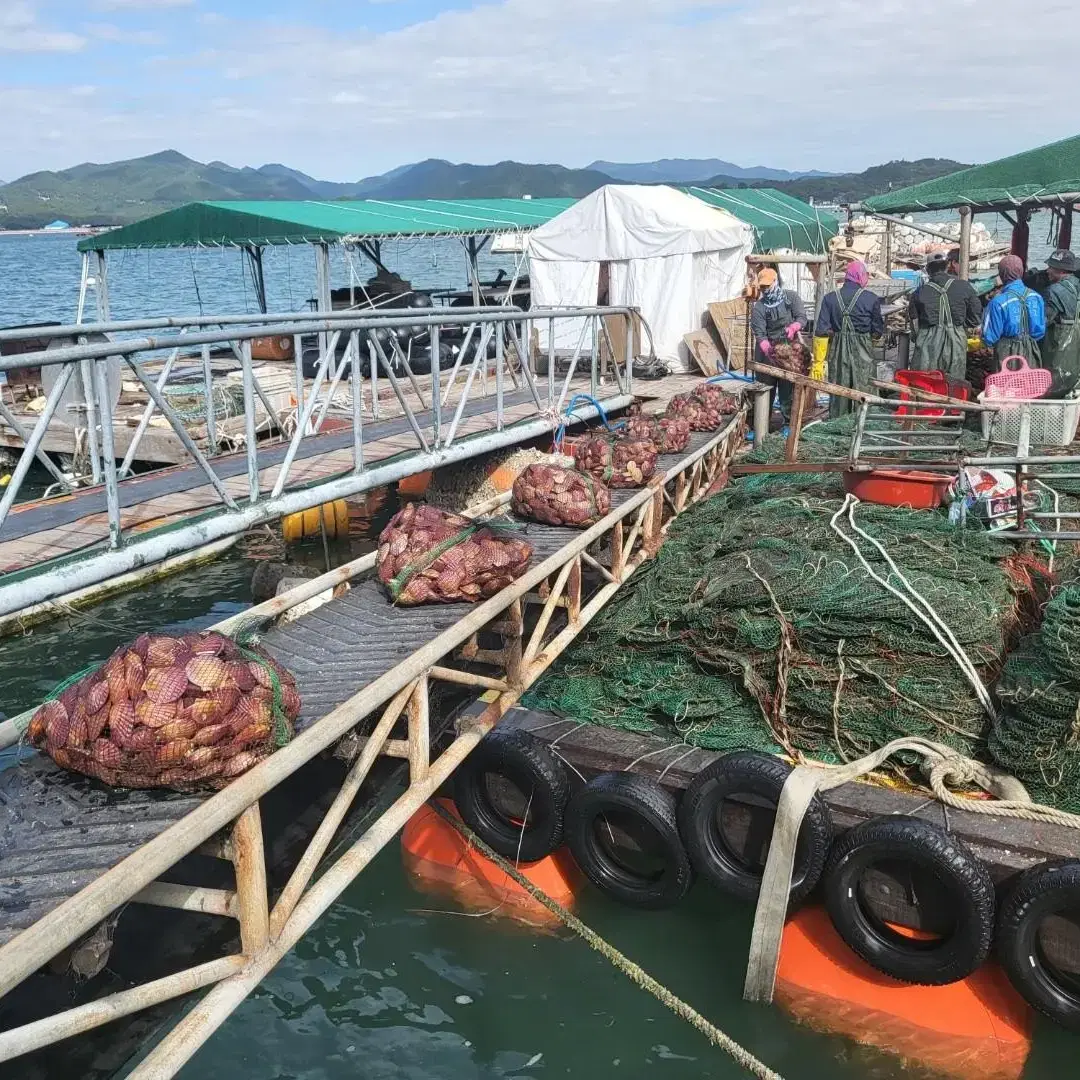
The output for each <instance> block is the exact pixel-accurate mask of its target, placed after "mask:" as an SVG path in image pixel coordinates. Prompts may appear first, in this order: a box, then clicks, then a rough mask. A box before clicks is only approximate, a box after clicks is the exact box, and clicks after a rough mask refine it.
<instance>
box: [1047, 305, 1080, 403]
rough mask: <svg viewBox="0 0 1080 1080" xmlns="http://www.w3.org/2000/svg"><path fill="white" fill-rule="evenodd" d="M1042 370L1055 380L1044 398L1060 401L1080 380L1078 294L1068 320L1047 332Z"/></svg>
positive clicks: (1058, 323) (1054, 324)
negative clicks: (1049, 372)
mask: <svg viewBox="0 0 1080 1080" xmlns="http://www.w3.org/2000/svg"><path fill="white" fill-rule="evenodd" d="M1042 355H1043V367H1045V368H1048V369H1049V370H1050V371H1051V372H1052V373H1053V376H1054V381H1053V382H1052V383H1051V384H1050V389H1049V390H1048V391H1047V394H1046V396H1047V397H1049V398H1062V397H1065V395H1066V394H1068V393H1070V392H1071V391H1072V390H1073V389H1075V387H1076V384H1077V381H1078V380H1080V290H1078V291H1077V294H1076V306H1075V307H1074V309H1073V316H1072V318H1071V319H1060V320H1058V321H1057V322H1054V323H1053V324H1052V325H1050V326H1048V327H1047V328H1046V337H1045V338H1044V339H1043V347H1042Z"/></svg>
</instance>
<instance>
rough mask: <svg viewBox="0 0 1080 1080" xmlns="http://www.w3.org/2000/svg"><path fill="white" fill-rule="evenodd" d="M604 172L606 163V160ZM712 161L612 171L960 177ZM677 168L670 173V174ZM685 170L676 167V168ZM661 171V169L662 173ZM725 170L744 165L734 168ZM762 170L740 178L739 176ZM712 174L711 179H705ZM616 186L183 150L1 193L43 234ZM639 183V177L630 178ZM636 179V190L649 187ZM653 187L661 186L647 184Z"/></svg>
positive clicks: (530, 171)
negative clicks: (179, 216)
mask: <svg viewBox="0 0 1080 1080" xmlns="http://www.w3.org/2000/svg"><path fill="white" fill-rule="evenodd" d="M597 164H603V163H602V162H600V163H597ZM724 164H725V163H724V162H720V161H717V160H715V159H711V160H702V161H690V160H683V161H672V162H652V163H648V164H645V165H641V166H614V168H616V170H623V169H638V168H640V169H646V170H647V169H649V168H652V167H653V166H655V167H657V168H658V169H661V171H663V168H667V172H666V175H664V177H663V179H664V180H665V181H667V182H669V183H704V184H709V185H712V186H714V187H729V188H730V187H762V186H770V187H778V188H781V189H783V190H785V191H789V192H790V193H791V194H792V195H795V196H798V197H799V198H804V199H805V198H809V197H812V198H813V199H814V200H815V201H818V202H822V201H824V202H843V201H852V200H857V199H863V198H866V197H867V196H869V195H876V194H878V193H880V192H884V191H889V190H890V189H892V188H896V187H904V186H906V185H908V184H915V183H918V182H920V181H922V180H928V179H931V178H933V177H936V176H941V175H943V174H944V173H948V172H953V171H954V170H956V169H962V168H966V166H964V165H961V164H960V163H959V162H956V161H946V160H942V159H940V158H925V159H923V160H921V161H892V162H889V164H887V165H875V166H874V167H873V168H871V169H867V170H866V171H865V172H861V173H849V174H843V175H838V176H829V175H807V176H801V177H797V178H794V179H791V178H789V179H780V178H778V177H779V176H781V175H787V176H789V177H790V174H782V173H781V171H780V170H775V169H759V170H756V171H758V172H765V173H769V174H771V175H767V176H760V177H751V178H748V177H746V176H745V175H740V174H739V173H732V172H716V173H713V172H711V169H705V170H704V171H702V172H696V170H697V169H699V168H702V167H703V166H710V167H711V166H715V165H724ZM668 166H670V168H668ZM675 166H678V169H675ZM662 167H663V168H662ZM727 168H728V169H732V168H737V166H731V165H727ZM752 171H755V170H739V172H740V173H746V172H752ZM705 176H711V179H709V180H705V179H703V177H705ZM613 179H615V178H614V177H612V175H611V174H610V173H608V172H606V171H604V170H601V169H597V168H592V167H590V168H588V169H568V168H565V167H564V166H562V165H531V164H522V163H520V162H517V161H500V162H499V163H498V164H497V165H468V164H461V165H457V164H454V163H452V162H449V161H442V160H439V159H435V158H431V159H429V160H427V161H420V162H416V163H414V164H410V165H402V166H400V167H398V168H396V169H391V170H390V171H389V172H387V173H383V174H382V175H379V176H369V177H365V178H364V179H362V180H356V181H345V182H339V181H330V180H318V179H316V178H315V177H313V176H309V175H308V174H307V173H304V172H300V171H299V170H298V169H293V168H290V167H289V166H287V165H281V164H269V165H261V166H259V167H258V168H252V167H250V166H244V167H242V168H235V167H234V166H232V165H227V164H225V162H222V161H211V162H209V163H206V164H204V163H203V162H200V161H193V160H192V159H191V158H189V157H185V156H184V155H183V154H181V153H178V152H177V151H176V150H163V151H161V153H158V154H151V155H149V156H148V157H142V158H134V159H132V160H130V161H114V162H111V163H109V164H105V165H96V164H90V163H87V164H83V165H76V166H75V167H74V168H71V169H63V170H61V171H59V172H37V173H30V174H29V175H28V176H23V177H20V178H19V179H17V180H13V181H11V182H10V183H8V184H2V185H0V229H3V228H7V229H22V228H39V227H40V226H42V225H44V224H46V223H47V222H49V221H53V220H54V219H56V218H63V219H64V220H65V221H70V222H71V223H72V224H77V225H83V224H91V225H124V224H127V223H128V222H130V221H136V220H138V219H140V218H144V217H149V216H150V215H151V214H157V213H160V212H162V211H164V210H170V209H172V208H173V207H175V206H180V205H182V204H183V203H188V202H197V201H199V200H212V199H364V198H381V199H467V198H472V199H485V198H507V197H509V198H518V197H520V196H522V195H533V196H535V197H537V198H544V197H552V196H564V197H569V198H579V197H580V196H582V195H587V194H589V192H591V191H595V190H596V189H597V188H598V187H602V186H603V185H604V184H608V183H611V182H612V181H613ZM626 179H632V178H626ZM643 181H644V178H643V177H641V178H638V180H637V182H643ZM648 182H660V181H659V180H655V181H653V180H650V181H648Z"/></svg>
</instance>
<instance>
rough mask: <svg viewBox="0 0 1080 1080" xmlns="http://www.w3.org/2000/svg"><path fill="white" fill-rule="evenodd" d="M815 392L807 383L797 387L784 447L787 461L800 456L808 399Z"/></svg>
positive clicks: (794, 459)
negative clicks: (801, 436)
mask: <svg viewBox="0 0 1080 1080" xmlns="http://www.w3.org/2000/svg"><path fill="white" fill-rule="evenodd" d="M812 393H813V390H811V389H810V387H809V386H807V385H806V384H805V383H800V384H799V385H798V386H796V387H795V394H794V396H793V399H792V403H791V420H790V421H789V423H788V437H787V446H786V447H785V449H784V460H785V461H796V460H798V457H799V436H800V435H801V434H802V426H803V417H804V416H805V415H806V399H807V398H808V397H809V396H810V395H811V394H812Z"/></svg>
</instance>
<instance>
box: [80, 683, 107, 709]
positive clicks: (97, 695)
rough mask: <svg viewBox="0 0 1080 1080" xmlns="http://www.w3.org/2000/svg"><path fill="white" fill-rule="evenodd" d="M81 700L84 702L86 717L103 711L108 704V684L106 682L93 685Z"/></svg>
mask: <svg viewBox="0 0 1080 1080" xmlns="http://www.w3.org/2000/svg"><path fill="white" fill-rule="evenodd" d="M83 700H84V701H85V702H86V713H87V715H88V716H93V715H94V713H96V712H98V711H100V710H101V709H104V708H105V706H106V704H107V703H108V700H109V684H108V683H107V682H99V683H95V684H94V686H92V687H91V688H90V692H89V693H88V694H87V695H86V697H85V698H84V699H83Z"/></svg>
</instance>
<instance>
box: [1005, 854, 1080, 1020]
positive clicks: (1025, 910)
mask: <svg viewBox="0 0 1080 1080" xmlns="http://www.w3.org/2000/svg"><path fill="white" fill-rule="evenodd" d="M1065 913H1072V914H1073V915H1074V916H1075V915H1076V914H1080V862H1076V861H1075V860H1069V859H1062V860H1056V861H1054V862H1047V863H1043V864H1042V865H1041V866H1035V867H1032V869H1030V870H1026V871H1025V872H1024V873H1022V874H1021V875H1020V876H1019V877H1018V878H1017V879H1016V880H1015V882H1013V884H1012V885H1011V887H1010V889H1009V891H1008V894H1007V895H1006V897H1005V900H1004V902H1003V903H1002V905H1001V910H1000V912H999V914H998V924H997V954H998V959H999V960H1000V961H1001V966H1002V967H1003V968H1004V969H1005V971H1006V973H1007V974H1008V976H1009V980H1010V981H1011V982H1012V984H1013V986H1015V987H1016V989H1017V990H1018V991H1019V992H1020V994H1021V995H1022V996H1023V998H1024V1000H1025V1001H1027V1003H1028V1004H1029V1005H1031V1006H1032V1008H1035V1009H1038V1010H1039V1012H1041V1013H1043V1014H1045V1015H1046V1016H1049V1017H1050V1019H1051V1020H1055V1021H1057V1023H1059V1024H1061V1025H1062V1026H1063V1027H1067V1028H1069V1029H1071V1030H1072V1031H1080V975H1074V974H1071V973H1066V972H1062V971H1059V970H1058V969H1057V968H1055V967H1054V965H1053V964H1052V963H1051V962H1050V961H1049V960H1048V959H1047V957H1046V956H1045V955H1044V953H1043V950H1042V947H1041V944H1040V942H1039V928H1040V926H1041V924H1042V921H1043V919H1045V918H1046V917H1047V916H1051V915H1061V914H1065Z"/></svg>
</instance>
